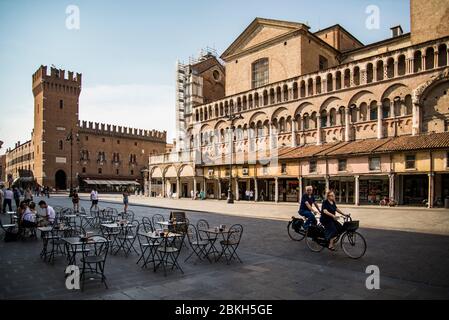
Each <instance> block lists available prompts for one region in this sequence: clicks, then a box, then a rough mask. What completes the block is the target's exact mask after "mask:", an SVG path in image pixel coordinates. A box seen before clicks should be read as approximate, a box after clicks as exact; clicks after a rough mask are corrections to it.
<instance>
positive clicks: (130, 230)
mask: <svg viewBox="0 0 449 320" xmlns="http://www.w3.org/2000/svg"><path fill="white" fill-rule="evenodd" d="M138 229H139V221H137V220H134V221H132V222H131V223H130V225H126V226H124V227H122V228H121V231H120V233H119V235H118V236H117V242H118V243H119V247H118V248H117V250H116V251H115V254H117V253H118V252H119V251H120V249H123V251H124V252H125V256H126V257H127V256H128V255H129V253H130V252H131V250H133V251H134V252H135V253H136V254H139V252H137V250H136V248H134V242H135V241H136V238H137V232H138Z"/></svg>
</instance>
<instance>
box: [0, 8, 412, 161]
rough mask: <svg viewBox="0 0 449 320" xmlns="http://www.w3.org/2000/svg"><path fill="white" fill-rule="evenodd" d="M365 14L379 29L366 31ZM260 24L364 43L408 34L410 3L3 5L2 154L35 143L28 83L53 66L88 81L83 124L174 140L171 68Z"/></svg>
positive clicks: (82, 108)
mask: <svg viewBox="0 0 449 320" xmlns="http://www.w3.org/2000/svg"><path fill="white" fill-rule="evenodd" d="M72 4H73V5H77V6H78V7H79V9H80V29H79V30H68V29H67V28H66V24H65V21H66V18H67V14H66V12H65V11H66V7H67V6H68V5H72ZM369 5H377V6H378V7H379V9H380V28H379V29H378V30H369V29H367V28H366V27H365V21H366V19H367V16H368V15H367V14H366V13H365V10H366V8H367V6H369ZM255 17H264V18H273V19H282V20H291V21H298V22H307V23H308V24H309V25H310V27H311V30H312V31H314V30H318V29H322V28H325V27H327V26H330V25H333V24H335V23H339V24H341V25H342V26H343V27H345V28H346V29H347V30H349V31H350V32H352V33H353V35H354V36H356V37H357V38H358V39H359V40H361V41H362V42H363V43H365V44H368V43H371V42H375V41H379V40H382V39H385V38H387V37H390V27H391V26H393V25H397V24H401V25H402V26H403V28H404V31H405V32H408V31H409V30H410V23H409V1H408V0H369V1H365V0H341V1H337V0H332V1H331V0H320V1H308V0H277V1H262V0H257V1H256V0H244V1H242V0H238V1H237V0H225V1H210V0H209V1H206V0H184V1H175V0H165V1H132V0H130V1H120V0H109V1H105V0H89V1H87V0H82V1H76V0H72V1H60V0H59V1H48V0H40V1H31V0H15V1H12V0H11V1H6V0H0V140H2V141H4V142H5V144H4V145H3V148H2V150H0V153H4V151H5V149H6V147H11V146H13V144H14V142H15V141H18V140H21V141H25V140H27V139H29V138H30V133H31V129H32V127H33V96H32V92H31V75H32V73H33V72H34V71H35V70H36V69H37V68H38V67H39V66H40V65H41V64H44V65H49V66H50V65H51V64H54V65H56V66H57V67H60V68H62V69H65V70H72V71H76V72H81V73H83V91H82V93H81V98H80V118H81V119H84V120H92V121H99V122H107V123H114V124H121V125H126V126H133V127H139V128H148V129H153V128H154V129H158V130H167V131H168V133H169V137H170V138H172V137H173V132H174V126H175V123H174V121H175V118H174V115H175V112H174V67H175V62H176V59H178V58H179V59H181V60H188V57H189V56H191V55H195V54H196V53H197V52H198V51H199V49H201V48H203V47H206V46H210V47H215V48H216V49H217V50H218V53H219V54H220V53H222V52H223V50H225V49H226V48H227V46H228V45H229V44H231V43H232V41H233V40H234V39H235V38H236V37H237V36H238V35H239V34H240V33H241V32H242V31H243V30H244V28H246V26H247V25H248V24H249V23H251V21H252V20H253V19H254V18H255Z"/></svg>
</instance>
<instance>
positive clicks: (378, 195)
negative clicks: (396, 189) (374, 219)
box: [359, 176, 389, 204]
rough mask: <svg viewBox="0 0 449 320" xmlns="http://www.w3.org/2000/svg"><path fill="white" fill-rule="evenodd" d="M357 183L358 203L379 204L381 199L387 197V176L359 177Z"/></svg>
mask: <svg viewBox="0 0 449 320" xmlns="http://www.w3.org/2000/svg"><path fill="white" fill-rule="evenodd" d="M359 184H360V186H359V201H360V204H379V203H380V201H381V200H383V199H385V198H388V195H389V179H388V176H378V177H360V182H359Z"/></svg>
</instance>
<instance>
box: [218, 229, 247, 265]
mask: <svg viewBox="0 0 449 320" xmlns="http://www.w3.org/2000/svg"><path fill="white" fill-rule="evenodd" d="M242 235H243V226H242V225H241V224H235V225H233V226H231V227H230V228H229V233H228V235H227V237H226V239H225V240H222V241H220V245H221V247H222V252H221V254H220V256H219V257H218V258H217V261H218V260H220V258H221V257H222V256H225V258H226V263H227V264H229V263H230V262H231V260H233V259H237V260H238V261H240V263H242V260H240V257H239V256H238V254H237V248H238V247H239V245H240V240H241V239H242Z"/></svg>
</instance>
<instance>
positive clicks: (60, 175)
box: [55, 170, 67, 190]
mask: <svg viewBox="0 0 449 320" xmlns="http://www.w3.org/2000/svg"><path fill="white" fill-rule="evenodd" d="M55 187H56V189H58V190H66V189H67V175H66V174H65V172H64V170H58V171H56V173H55Z"/></svg>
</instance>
